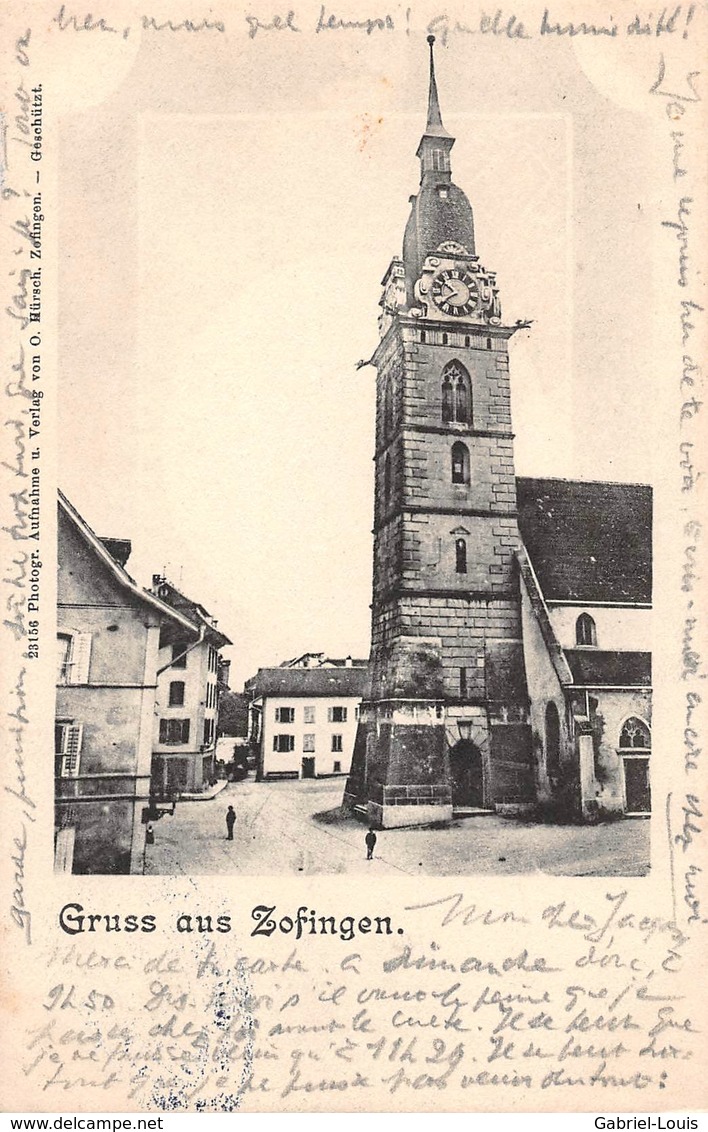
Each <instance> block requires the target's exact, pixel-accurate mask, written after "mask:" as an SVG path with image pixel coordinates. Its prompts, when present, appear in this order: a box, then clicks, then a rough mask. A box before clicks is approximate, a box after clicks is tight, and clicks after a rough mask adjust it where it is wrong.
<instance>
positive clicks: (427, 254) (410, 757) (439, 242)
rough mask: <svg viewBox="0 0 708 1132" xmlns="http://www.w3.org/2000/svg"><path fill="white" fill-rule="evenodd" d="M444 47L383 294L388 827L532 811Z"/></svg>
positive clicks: (379, 530) (379, 730) (491, 314)
mask: <svg viewBox="0 0 708 1132" xmlns="http://www.w3.org/2000/svg"><path fill="white" fill-rule="evenodd" d="M434 42H435V40H434V37H433V36H429V37H428V43H429V45H430V86H429V97H428V118H427V123H426V127H425V132H424V134H423V136H422V138H421V140H420V145H419V146H418V150H417V157H418V158H419V160H420V188H419V190H418V193H417V195H416V196H413V197H411V213H410V217H409V219H408V223H407V225H406V230H405V235H404V239H403V257H402V258H397V257H396V258H394V259H393V261H392V262H391V265H390V267H389V268H388V271H387V272H386V275H385V276H384V279H383V295H382V299H381V303H380V305H381V314H380V316H379V331H380V336H381V340H380V343H379V345H378V347H377V349H376V352H375V354H374V357H373V359H372V362H373V364H374V365H375V367H376V370H377V396H376V451H375V457H374V459H375V502H374V582H373V603H372V649H371V658H370V674H371V691H370V695H369V698H368V699H367V700H365V702H364V703H362V705H361V711H360V721H359V728H358V732H357V739H356V744H355V749H354V756H353V760H352V768H351V773H350V776H349V779H348V781H347V785H346V789H345V804H346V805H348V806H350V807H354V808H355V809H357V810H358V811H359V812H364V811H365V812H366V815H367V818H368V820H369V821H370V822H371V823H372V824H374V825H377V826H379V827H384V828H388V827H393V826H400V825H420V824H425V823H428V822H431V821H447V820H450V819H451V818H452V816H453V810H457V811H458V812H462V811H465V810H474V809H484V808H493V807H495V806H500V805H504V804H515V803H519V802H527V801H530V800H532V798H533V781H534V775H533V762H532V757H531V740H530V728H529V726H528V722H527V721H528V694H527V690H526V681H525V675H524V664H523V651H522V645H521V624H520V598H519V589H518V581H517V576H516V570H515V549H516V547H517V545H518V543H519V533H518V527H517V520H516V479H515V474H514V445H513V433H512V431H511V410H510V394H509V359H508V348H507V347H508V341H509V339H510V337H511V335H512V334H513V333H514V331H515V330H516V329H517V328H518V327H514V326H505V325H504V323H503V320H502V315H501V308H500V303H499V296H498V291H497V285H496V279H495V275H494V273H493V272H491V271H487V270H486V269H485V268H484V267H483V266H482V264H481V263H480V260H479V257H478V256H477V254H476V248H475V235H474V222H473V215H472V208H471V206H470V203H469V201H468V199H467V197H466V195H465V193H464V192H463V191H462V190H461V189H460V188H458V187H457V185H455V184H454V183H453V181H452V172H451V163H450V153H451V150H452V147H453V145H454V143H455V139H454V138H453V137H451V136H450V134H449V133H448V132H447V130H446V129H445V127H444V125H443V121H442V115H441V112H440V104H439V100H438V91H437V85H436V79H435V66H434V58H433V44H434Z"/></svg>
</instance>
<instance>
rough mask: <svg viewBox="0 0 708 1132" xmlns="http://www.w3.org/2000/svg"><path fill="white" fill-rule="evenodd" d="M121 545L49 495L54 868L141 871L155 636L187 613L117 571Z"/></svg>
mask: <svg viewBox="0 0 708 1132" xmlns="http://www.w3.org/2000/svg"><path fill="white" fill-rule="evenodd" d="M129 554H130V543H129V542H128V541H127V540H123V539H100V538H98V536H97V535H95V534H94V532H93V531H92V530H91V528H90V527H89V526H88V524H87V523H86V522H85V521H84V519H83V518H82V517H81V516H80V515H79V513H78V512H77V511H76V509H75V508H74V507H73V506H72V505H71V503H70V502H69V501H68V500H67V499H66V498H65V497H64V496H63V495H61V493H60V495H59V510H58V573H57V589H58V593H57V646H58V662H57V692H56V720H55V744H54V749H55V799H56V800H55V815H56V821H55V828H56V836H55V868H56V870H57V871H59V872H73V873H135V872H141V871H142V863H143V852H144V847H145V821H146V811H147V810H148V809H149V807H150V776H151V761H152V747H153V743H152V738H153V726H154V711H155V692H156V683H157V680H156V672H157V668H158V655H159V651H160V641H161V640H163V641H170V640H177V639H179V640H184V641H194V640H196V638H197V636H198V631H197V629H196V628H195V627H194V626H193V625H192V623H191V622H190V621H188V620H187V618H185V617H183V616H182V615H181V614H180V613H179V612H177V611H176V610H173V609H171V608H170V607H169V606H168V605H166V604H165V603H164V602H162V601H160V600H159V599H158V598H157V597H155V596H154V595H152V594H149V593H146V592H145V591H143V590H141V589H140V588H139V587H138V586H137V585H136V584H135V582H134V581H133V580H132V578H130V577H129V575H128V574H127V573H126V571H125V564H126V562H127V559H128V556H129Z"/></svg>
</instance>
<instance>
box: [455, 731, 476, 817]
mask: <svg viewBox="0 0 708 1132" xmlns="http://www.w3.org/2000/svg"><path fill="white" fill-rule="evenodd" d="M450 778H451V782H452V805H453V807H456V808H457V809H466V808H473V809H482V807H483V806H484V779H483V771H482V752H481V751H480V749H479V747H478V746H476V744H475V743H472V742H471V741H470V740H469V739H460V741H459V743H456V744H455V746H454V747H453V748H452V750H451V751H450Z"/></svg>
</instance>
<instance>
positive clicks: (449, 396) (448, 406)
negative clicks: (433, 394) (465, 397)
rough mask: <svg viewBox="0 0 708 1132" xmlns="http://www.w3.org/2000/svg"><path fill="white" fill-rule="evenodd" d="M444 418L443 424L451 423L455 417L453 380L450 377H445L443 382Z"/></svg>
mask: <svg viewBox="0 0 708 1132" xmlns="http://www.w3.org/2000/svg"><path fill="white" fill-rule="evenodd" d="M442 419H443V424H449V423H450V421H454V419H455V400H454V392H453V388H452V382H451V381H450V378H449V377H443V383H442Z"/></svg>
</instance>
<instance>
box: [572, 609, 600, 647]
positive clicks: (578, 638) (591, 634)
mask: <svg viewBox="0 0 708 1132" xmlns="http://www.w3.org/2000/svg"><path fill="white" fill-rule="evenodd" d="M575 643H576V644H578V645H597V630H596V629H595V622H594V620H593V618H592V617H591V616H590V614H589V613H581V614H580V617H579V618H578V620H577V621H576V622H575Z"/></svg>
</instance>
